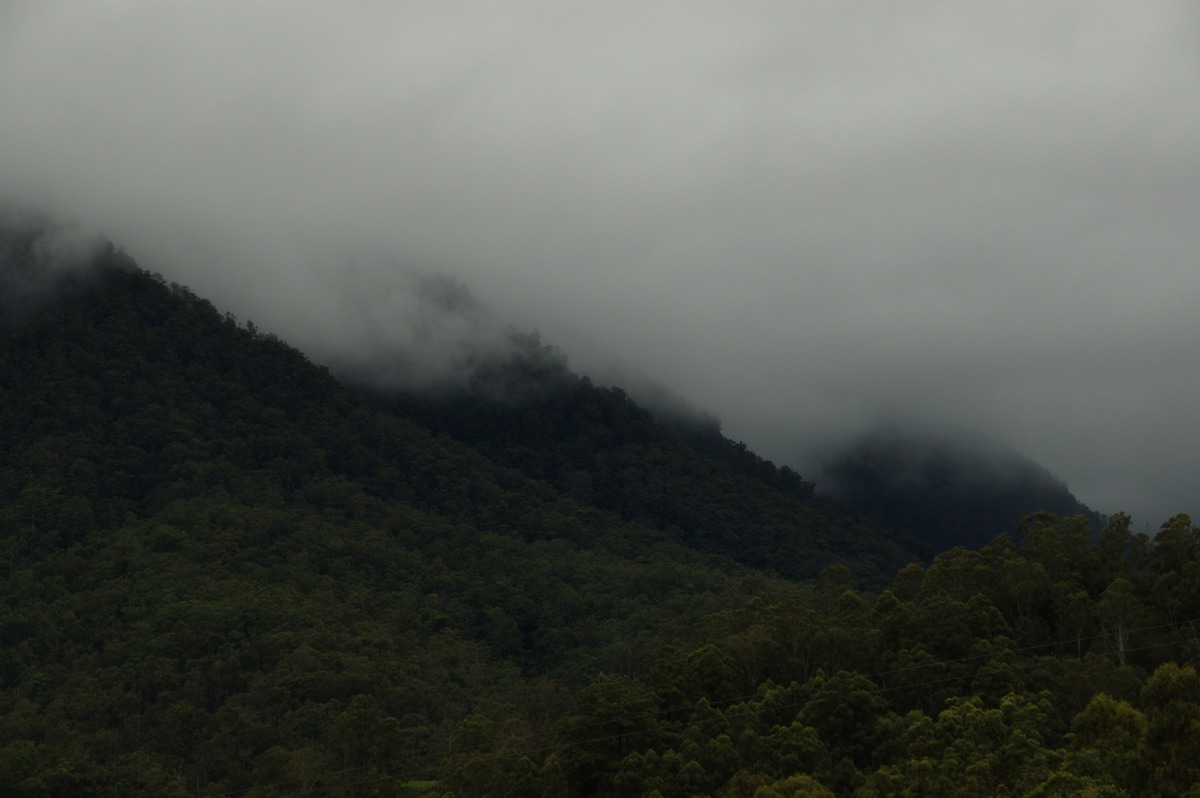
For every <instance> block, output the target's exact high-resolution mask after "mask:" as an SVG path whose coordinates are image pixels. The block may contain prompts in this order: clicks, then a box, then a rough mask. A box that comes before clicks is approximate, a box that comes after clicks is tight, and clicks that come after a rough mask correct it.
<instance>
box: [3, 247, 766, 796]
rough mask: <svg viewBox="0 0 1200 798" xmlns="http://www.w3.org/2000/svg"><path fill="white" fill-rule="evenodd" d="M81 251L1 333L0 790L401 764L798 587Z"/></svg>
mask: <svg viewBox="0 0 1200 798" xmlns="http://www.w3.org/2000/svg"><path fill="white" fill-rule="evenodd" d="M34 238H36V234H35V235H34ZM25 243H27V244H28V243H29V241H26V242H25ZM36 248H37V247H36V241H34V242H33V244H32V245H30V246H24V247H23V248H22V246H17V247H15V248H10V249H9V252H10V253H13V252H15V253H16V255H11V254H10V256H9V257H8V259H7V261H6V262H5V263H3V264H0V267H3V269H0V270H7V272H6V273H8V274H15V271H14V270H18V269H29V268H33V266H37V265H38V264H37V261H38V259H37V258H33V259H32V260H31V259H30V258H29V257H26V255H28V254H29V253H30V252H33V251H34V250H35V249H36ZM22 253H24V254H22ZM22 258H24V259H23V260H22ZM31 264H32V266H31ZM43 265H44V264H43ZM94 267H95V268H94V269H93V270H90V271H86V272H79V273H78V274H79V275H80V276H78V277H73V278H71V279H65V278H64V279H58V278H55V279H51V280H46V281H42V283H40V284H39V292H40V293H38V294H37V297H38V301H32V300H31V299H30V298H29V297H25V298H23V299H22V302H21V312H20V313H19V314H9V315H8V316H6V317H5V319H4V323H3V324H2V325H0V607H2V608H3V610H2V611H0V646H2V647H3V650H4V652H5V656H4V657H3V662H2V663H0V792H2V793H3V794H5V795H14V796H20V795H51V794H58V795H66V794H71V795H84V794H114V795H115V794H121V795H171V794H184V793H185V792H215V793H220V792H228V791H230V790H234V791H236V790H243V789H246V788H247V787H249V786H250V785H252V784H253V783H255V782H256V781H261V780H262V779H267V778H269V777H268V776H264V775H263V773H265V772H267V771H268V770H269V768H270V767H271V763H272V762H275V761H276V760H278V759H279V757H281V756H282V757H283V758H284V759H286V760H287V761H288V762H291V763H292V765H291V767H294V768H298V769H300V770H301V771H304V770H305V769H308V770H311V771H312V772H326V771H333V770H339V771H345V770H347V769H349V770H354V769H356V768H357V769H361V772H366V771H368V770H370V771H372V772H375V771H378V770H379V769H387V768H389V767H397V766H399V763H398V761H397V760H396V757H413V758H421V757H426V756H428V755H429V752H430V751H432V750H435V749H438V748H439V747H444V746H445V745H446V744H447V742H448V738H447V736H446V735H447V734H448V733H449V730H450V729H451V728H452V727H453V725H454V724H455V723H456V722H457V721H458V720H459V719H461V718H462V717H463V715H464V714H466V712H467V711H468V709H469V708H470V707H472V706H479V705H481V704H497V703H499V704H503V703H509V704H513V705H514V706H520V707H522V708H523V711H526V712H528V713H529V714H530V716H531V720H530V722H531V723H534V724H536V723H537V722H539V721H538V718H539V717H541V715H539V714H538V713H539V712H549V709H550V708H552V707H553V706H556V705H557V704H558V703H560V702H562V701H564V700H567V698H568V694H567V693H565V688H566V687H567V686H570V685H573V684H578V683H580V682H581V680H584V679H586V678H589V677H590V676H591V675H592V674H594V673H596V672H597V671H599V670H607V671H610V672H626V673H637V672H639V671H640V670H642V669H644V668H645V667H646V665H647V664H648V663H649V661H650V659H651V658H652V657H653V656H654V654H655V652H656V651H657V650H658V649H659V648H660V647H661V646H662V645H663V644H666V643H669V642H672V641H675V640H678V639H681V638H682V637H684V636H686V635H688V634H690V630H691V629H693V628H694V627H695V626H696V625H697V624H698V623H699V619H701V618H702V617H703V616H704V615H705V614H706V613H707V612H711V611H714V610H716V609H719V608H722V607H731V606H737V605H740V604H741V603H743V602H744V601H745V600H747V599H748V598H749V597H750V596H752V595H759V594H766V595H774V596H782V595H784V594H785V593H786V592H787V591H788V590H789V586H788V585H787V584H786V583H783V582H781V581H779V580H775V579H773V578H771V577H768V576H763V575H761V574H758V573H754V572H751V571H749V570H748V569H746V568H744V567H741V566H738V565H736V564H735V563H733V562H732V561H731V560H729V559H728V558H723V557H717V556H712V555H704V554H700V553H697V552H694V551H692V550H689V549H688V548H686V547H684V546H682V545H679V544H678V543H677V542H673V541H672V540H671V539H670V536H668V535H665V534H663V533H661V532H660V531H658V530H655V529H652V528H650V527H647V526H645V525H640V524H637V523H631V522H627V521H624V520H622V519H620V518H619V517H617V516H615V515H613V514H610V513H605V512H603V511H601V510H599V509H597V508H595V507H589V506H585V505H581V504H580V503H578V502H576V501H573V500H571V499H570V498H567V497H564V496H563V495H561V494H559V493H558V492H556V491H555V490H554V489H553V488H551V487H550V486H548V485H547V484H545V483H543V482H538V481H535V480H531V479H529V478H528V477H526V476H524V475H522V474H521V473H519V472H517V471H515V470H512V469H508V468H505V467H502V466H498V465H496V464H495V463H493V462H491V461H490V460H489V459H487V458H486V457H484V456H483V455H481V454H480V453H478V452H476V451H474V450H472V449H470V448H468V447H466V446H464V445H462V444H460V443H456V442H454V441H452V440H450V439H448V438H446V437H444V436H437V435H434V434H431V433H430V432H429V431H428V430H426V429H425V428H423V427H422V426H420V425H419V424H417V423H414V422H413V421H412V420H410V419H407V418H404V417H403V416H401V415H398V414H395V413H391V412H385V411H383V410H381V409H380V408H378V407H377V406H375V405H372V404H370V403H367V402H365V401H363V400H361V399H360V398H359V397H358V396H356V395H355V394H353V393H351V392H349V391H347V390H346V389H344V388H343V387H342V386H341V385H340V384H338V383H337V382H336V381H335V380H334V379H332V378H331V377H330V376H329V374H328V373H327V372H325V371H324V370H323V369H321V368H318V367H316V366H314V365H313V364H312V363H310V362H308V361H307V360H306V358H304V356H302V355H301V354H300V353H298V352H297V351H295V350H294V349H291V348H290V347H288V346H286V345H285V344H283V343H282V342H281V341H279V340H277V339H275V338H274V337H272V336H270V335H264V334H262V333H260V332H259V331H257V330H256V329H255V328H254V327H253V325H245V326H243V325H240V324H238V323H237V322H236V320H234V319H233V318H232V317H229V316H223V315H221V314H220V313H219V312H218V311H217V310H216V309H215V308H214V307H213V306H212V305H211V304H209V303H208V302H206V301H205V300H203V299H200V298H198V297H196V296H194V295H192V294H191V293H190V292H188V291H186V290H185V289H182V288H178V287H175V286H168V285H166V284H164V283H163V282H162V281H161V280H158V279H155V278H153V277H152V276H150V275H148V274H146V273H143V272H141V271H138V270H137V269H136V268H135V267H134V266H133V264H132V263H130V262H129V261H128V259H127V258H124V257H122V256H121V255H120V253H118V252H115V251H114V250H112V249H111V248H108V249H106V250H103V251H102V252H101V254H100V255H99V256H98V263H96V264H94ZM35 273H36V269H34V271H33V272H30V274H35ZM22 279H24V278H22ZM51 289H53V291H55V293H53V294H51V295H50V297H51V299H50V300H47V295H46V293H45V292H46V291H47V290H51ZM530 679H533V680H534V681H528V680H530ZM543 722H544V721H543ZM363 724H375V725H374V726H372V728H376V727H378V728H380V729H385V730H386V732H387V734H388V735H389V737H388V739H389V740H391V741H392V742H391V743H390V744H389V748H388V751H387V753H386V756H385V755H384V754H380V753H379V752H378V751H376V750H374V749H372V750H365V749H363V748H362V747H361V746H360V745H359V744H357V743H356V742H355V741H356V740H361V739H362V735H361V734H360V731H361V728H362V725H363ZM356 730H357V731H356ZM380 757H383V758H382V759H381V758H380ZM385 760H386V761H385ZM264 769H265V770H264Z"/></svg>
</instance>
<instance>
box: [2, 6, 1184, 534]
mask: <svg viewBox="0 0 1200 798" xmlns="http://www.w3.org/2000/svg"><path fill="white" fill-rule="evenodd" d="M1198 74H1200V17H1198V12H1197V11H1196V9H1195V6H1194V4H1191V3H1185V2H1156V1H1155V0H1151V2H1146V3H1138V4H1136V5H1133V4H1128V3H1123V2H1117V1H1116V0H1112V1H1111V2H1108V1H1105V2H1082V0H1081V1H1080V2H1067V3H1059V4H1048V5H1040V6H1038V7H1036V8H1031V7H1028V6H1013V5H1011V4H1005V3H984V4H975V5H971V6H957V5H946V4H940V3H924V2H919V3H906V4H894V3H885V2H878V3H868V4H867V5H865V6H855V7H854V8H851V7H849V6H845V5H843V4H833V3H816V4H793V3H773V2H762V3H748V4H736V5H734V4H727V3H682V2H680V3H672V2H668V3H654V4H625V3H594V4H593V3H583V4H568V5H564V4H560V3H535V2H513V3H505V4H500V5H495V6H492V5H479V4H470V5H466V4H458V3H454V2H450V3H438V4H420V3H386V4H379V3H370V2H361V3H320V2H318V3H313V4H309V5H305V6H304V10H303V11H298V10H297V9H296V8H295V7H294V4H291V3H283V2H264V3H253V4H242V5H239V6H238V7H237V8H236V10H232V9H230V8H226V7H215V6H209V5H207V4H187V5H178V4H161V3H151V2H136V1H135V2H103V1H101V2H95V3H88V4H64V5H59V4H43V3H35V2H29V1H28V0H26V1H25V2H21V1H20V0H17V2H11V3H8V4H5V6H4V8H3V10H0V113H2V114H3V118H4V119H5V124H4V125H3V127H2V128H0V191H3V192H4V193H5V194H6V195H9V196H10V197H13V198H17V199H18V200H20V201H22V202H26V203H32V204H35V205H38V206H40V207H45V208H48V209H51V210H52V211H53V212H55V213H58V214H62V215H64V216H66V217H67V218H70V219H74V220H76V221H78V222H79V223H80V224H81V225H82V226H84V227H86V228H88V229H93V230H97V231H100V232H102V233H104V234H105V235H107V236H109V237H111V238H112V239H113V240H114V241H116V242H117V243H118V244H119V245H121V246H123V247H125V248H126V249H127V251H128V252H129V253H130V254H131V255H133V256H134V257H135V258H136V259H137V260H138V261H139V262H140V263H141V264H142V265H143V266H145V267H147V268H149V269H152V270H155V271H159V272H162V273H163V274H164V275H165V276H167V277H168V279H171V280H175V281H177V282H181V283H185V284H187V285H189V286H190V287H192V288H193V289H194V290H196V291H197V292H198V293H201V294H203V295H205V296H208V297H210V298H211V299H213V301H214V302H216V303H217V304H218V305H219V306H221V307H222V308H228V309H229V310H231V311H232V312H234V313H235V314H237V315H238V316H240V317H242V318H250V319H253V320H254V321H255V322H256V323H258V324H259V325H260V326H261V327H263V328H264V329H269V330H272V331H275V332H278V333H279V334H280V335H282V336H283V337H284V338H286V339H288V340H290V341H293V342H295V343H297V344H298V345H300V346H301V347H302V348H304V349H305V350H306V351H308V352H310V354H312V355H313V356H314V357H315V358H317V359H319V360H323V361H326V362H329V361H337V362H342V363H354V364H356V367H357V366H358V365H362V366H363V367H366V366H367V365H368V364H372V363H380V364H382V365H380V366H379V368H380V369H381V372H380V373H381V374H387V373H388V372H389V369H390V370H391V373H392V377H391V378H396V377H397V376H398V375H400V374H402V373H410V374H412V373H417V374H423V375H425V376H427V377H428V378H430V379H440V378H441V376H439V375H442V376H444V375H443V372H447V373H453V372H454V371H455V369H458V368H459V367H460V365H461V364H462V363H465V362H469V360H470V357H471V354H470V352H469V350H470V349H471V348H472V347H474V346H475V345H476V344H477V343H478V342H488V341H491V342H495V341H503V340H505V336H506V335H509V334H510V332H511V330H512V329H513V328H516V329H520V330H529V329H532V328H535V327H536V328H539V329H540V330H541V332H542V334H543V337H544V339H545V340H546V341H548V342H550V343H555V344H558V345H560V346H561V347H562V348H563V349H564V350H565V351H566V352H567V354H568V355H569V356H570V359H571V361H572V363H573V364H574V365H575V366H576V367H578V368H580V369H582V370H585V371H604V370H605V369H606V366H605V365H604V364H605V363H620V364H622V366H621V368H622V369H624V370H625V371H626V372H640V373H643V374H646V375H649V377H650V378H651V379H652V380H653V381H655V382H658V383H661V384H663V385H666V386H668V387H669V388H670V389H671V390H672V391H674V392H675V393H677V394H679V395H681V396H683V397H686V399H687V400H688V401H689V402H690V403H692V404H694V405H695V406H698V407H700V408H702V409H704V410H706V411H709V412H712V413H715V414H717V415H719V416H720V417H721V419H722V421H723V424H724V428H725V430H726V432H727V433H728V434H729V435H731V436H733V437H735V438H739V439H742V440H745V441H746V442H747V443H748V444H749V445H750V446H751V447H753V448H755V449H756V450H758V451H761V452H762V453H764V454H766V455H768V456H771V457H773V458H776V459H781V460H784V461H788V462H792V463H794V464H797V465H798V466H799V468H800V469H801V470H802V473H812V472H811V470H809V471H807V472H805V471H804V464H805V461H806V458H807V459H811V458H812V454H811V453H812V452H815V451H818V450H820V449H821V448H822V447H823V446H825V445H826V444H827V442H828V441H830V440H835V439H838V438H844V437H848V436H852V435H854V434H857V433H859V432H861V431H862V430H864V429H868V428H871V427H873V426H874V425H876V424H877V423H878V422H879V421H880V419H900V420H901V422H902V423H911V424H912V425H913V426H916V427H919V428H922V429H928V428H943V429H952V428H961V427H968V428H973V429H978V430H983V431H985V432H987V433H988V434H989V435H990V436H992V437H995V438H998V439H1001V440H1003V441H1005V442H1006V443H1007V444H1008V445H1010V446H1012V447H1013V448H1016V449H1018V450H1020V451H1022V452H1024V453H1026V454H1028V455H1030V456H1031V457H1033V458H1034V459H1036V460H1037V461H1039V462H1041V463H1043V464H1044V465H1046V466H1047V467H1048V468H1049V469H1050V470H1051V471H1053V472H1054V473H1055V474H1056V475H1058V476H1059V477H1061V478H1062V479H1064V480H1065V481H1066V482H1067V483H1068V485H1069V486H1070V487H1071V489H1072V490H1073V491H1074V492H1075V494H1076V495H1077V496H1079V498H1080V499H1082V500H1083V501H1085V502H1086V503H1088V504H1089V505H1091V506H1093V507H1095V508H1097V509H1098V510H1101V511H1104V512H1113V511H1116V510H1126V511H1129V512H1132V513H1134V514H1135V518H1137V519H1145V520H1146V521H1147V522H1148V523H1150V524H1151V525H1152V526H1157V524H1158V523H1159V521H1161V520H1163V519H1165V518H1166V517H1167V516H1169V515H1171V514H1174V513H1176V512H1180V511H1188V510H1193V511H1195V512H1200V509H1197V508H1194V507H1189V503H1190V502H1193V501H1194V490H1193V485H1194V476H1195V474H1196V473H1197V471H1198V470H1200V469H1198V466H1200V455H1197V454H1196V453H1197V452H1200V432H1196V431H1194V429H1193V428H1194V424H1193V423H1192V420H1191V417H1192V415H1193V413H1194V411H1193V410H1192V408H1191V404H1192V402H1191V401H1190V398H1191V397H1194V396H1196V395H1197V389H1200V371H1197V369H1196V368H1195V361H1196V354H1197V353H1196V347H1195V343H1194V342H1195V341H1197V340H1200V318H1198V317H1197V314H1196V313H1195V312H1194V308H1195V307H1196V304H1197V300H1200V282H1198V281H1197V280H1196V279H1195V258H1196V252H1198V251H1200V232H1198V231H1197V228H1196V225H1195V210H1196V208H1197V207H1200V189H1198V188H1197V187H1198V186H1200V159H1198V157H1197V155H1196V148H1195V141H1197V140H1200V81H1198V80H1196V78H1197V75H1198ZM431 274H441V275H453V279H454V280H457V281H459V282H457V283H456V282H449V283H445V282H441V283H439V282H438V280H443V279H445V278H430V277H428V275H431ZM422 275H425V276H424V277H422ZM431 279H432V280H434V282H432V283H430V282H428V281H429V280H431ZM463 284H465V285H467V286H469V287H470V290H471V292H472V294H473V295H474V296H475V297H477V300H476V302H475V303H466V304H457V305H456V304H454V302H453V301H451V305H450V306H447V305H446V303H445V302H443V299H445V298H446V297H443V296H442V295H441V294H439V290H441V289H438V288H429V287H428V286H430V285H434V286H438V285H440V286H442V288H446V289H447V290H448V292H449V293H448V294H447V295H446V296H447V297H449V298H450V299H451V300H453V298H454V297H456V296H459V293H456V292H459V291H460V289H461V286H462V285H463ZM454 286H457V288H454ZM464 296H465V294H464ZM439 297H441V298H439ZM485 306H486V307H488V308H492V311H490V312H489V311H486V310H484V309H483V308H484V307H485ZM445 311H449V312H445ZM463 342H470V346H467V345H465V344H464V343H463ZM401 345H402V346H401ZM484 346H485V348H486V346H501V347H502V346H504V344H485V345H484ZM400 350H403V351H405V352H407V353H408V354H407V355H406V357H408V358H410V359H411V362H407V363H405V362H403V360H402V359H401V360H396V359H395V358H396V357H398V356H397V355H395V354H386V353H394V352H396V351H400ZM389 357H390V358H392V360H390V361H389V360H388V358H389ZM610 373H612V372H611V369H610Z"/></svg>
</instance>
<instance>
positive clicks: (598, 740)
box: [429, 514, 1200, 798]
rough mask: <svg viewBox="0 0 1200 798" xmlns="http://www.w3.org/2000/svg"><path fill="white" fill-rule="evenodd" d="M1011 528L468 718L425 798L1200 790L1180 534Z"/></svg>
mask: <svg viewBox="0 0 1200 798" xmlns="http://www.w3.org/2000/svg"><path fill="white" fill-rule="evenodd" d="M1088 529H1089V520H1088V519H1087V518H1086V517H1083V516H1080V517H1072V518H1066V519H1058V518H1055V517H1054V516H1051V515H1048V514H1039V515H1035V516H1032V517H1030V518H1029V519H1027V520H1026V522H1025V523H1023V524H1022V526H1021V528H1020V529H1019V530H1017V534H1016V535H1015V536H1014V537H1012V538H1010V537H1009V536H1001V537H1000V538H998V539H997V540H996V541H995V542H993V543H992V544H991V545H989V546H987V547H984V548H983V549H981V550H979V551H968V550H965V549H961V548H959V549H954V550H952V551H949V552H946V553H944V554H942V555H940V556H938V557H937V558H936V559H935V560H934V561H933V563H932V564H931V565H930V566H929V567H928V568H927V569H923V568H921V567H920V566H918V565H915V564H914V565H910V566H907V567H905V568H904V569H902V570H901V571H900V572H899V573H898V574H897V576H896V579H895V582H894V584H893V585H892V586H891V588H889V589H887V590H884V591H883V592H882V593H880V594H879V595H876V596H872V595H867V594H863V593H861V592H859V591H858V590H857V589H856V588H855V586H854V584H853V582H852V580H851V578H850V575H849V573H848V572H847V571H846V570H845V569H843V568H839V567H836V566H835V567H832V568H829V569H827V570H826V571H825V573H824V574H822V576H821V578H820V579H819V580H818V581H817V582H816V583H815V584H812V585H811V586H809V587H807V588H805V589H804V590H803V591H802V592H801V593H800V594H799V595H797V596H795V597H792V598H790V599H789V600H787V601H784V602H780V603H774V604H771V603H766V602H763V601H760V600H755V601H751V602H750V603H748V604H747V605H746V606H744V607H743V608H741V609H739V610H736V611H725V612H721V613H717V614H715V615H713V616H710V617H709V618H708V619H707V621H706V623H705V625H704V627H703V629H702V630H701V631H700V632H699V634H698V639H697V641H696V643H695V645H694V646H692V647H691V648H689V649H668V650H666V651H664V652H662V653H661V654H660V656H659V658H658V659H657V660H656V662H655V664H654V665H653V666H652V668H651V669H650V671H649V672H648V673H647V674H646V676H645V677H643V678H630V677H627V676H623V675H620V674H605V675H602V676H600V677H599V678H597V679H596V680H594V681H593V682H592V683H591V684H590V685H589V686H588V687H586V688H585V689H584V690H582V691H581V692H580V693H579V696H578V699H577V701H576V703H575V705H574V707H573V709H572V710H571V711H570V712H568V713H567V714H565V715H564V716H563V717H562V718H560V719H558V720H557V721H556V722H555V723H554V724H549V725H545V724H543V725H540V726H539V725H538V724H536V723H534V722H532V721H531V719H530V718H529V717H528V716H527V715H526V714H525V713H524V712H522V711H520V708H512V709H515V710H517V711H515V712H508V713H506V711H505V709H504V708H496V709H495V710H493V711H491V712H486V711H485V712H479V713H476V714H473V715H472V716H471V717H469V718H467V719H466V720H465V721H464V722H463V724H461V725H460V728H459V730H458V732H457V734H456V737H455V745H456V750H454V751H452V752H451V753H450V754H449V755H448V756H447V757H445V758H444V759H443V760H442V762H441V764H440V767H439V769H438V770H437V775H438V778H439V783H438V786H437V789H436V790H433V791H431V792H430V793H429V794H430V795H449V794H454V795H477V796H484V795H491V796H516V795H545V796H551V795H556V796H561V795H574V796H608V795H610V796H646V797H647V798H650V797H651V796H654V797H656V798H657V797H661V798H687V796H713V798H774V797H775V796H796V795H804V796H818V795H830V796H832V795H847V796H849V795H853V796H859V797H860V798H868V797H870V798H874V797H875V796H994V795H1020V796H1026V795H1027V796H1093V795H1094V796H1121V795H1136V796H1164V797H1165V796H1180V795H1193V794H1200V787H1198V786H1197V785H1198V784H1200V678H1198V677H1197V674H1196V669H1195V668H1196V664H1197V662H1198V661H1200V641H1198V639H1197V630H1198V629H1200V557H1198V551H1200V529H1197V528H1196V527H1195V526H1193V525H1192V524H1191V521H1190V519H1189V518H1188V517H1187V516H1185V515H1180V516H1176V517H1175V518H1172V519H1171V520H1170V521H1168V522H1167V523H1166V524H1164V525H1163V527H1162V529H1161V530H1160V531H1159V533H1158V535H1157V536H1156V538H1155V539H1154V541H1153V542H1151V541H1150V540H1149V539H1148V537H1147V536H1146V535H1145V534H1132V533H1131V531H1130V519H1129V518H1128V516H1125V515H1117V516H1115V517H1113V518H1112V519H1110V521H1109V524H1108V525H1107V527H1106V528H1105V529H1104V530H1103V532H1102V533H1101V535H1100V537H1099V539H1098V540H1095V541H1089V539H1088V534H1087V533H1088Z"/></svg>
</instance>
